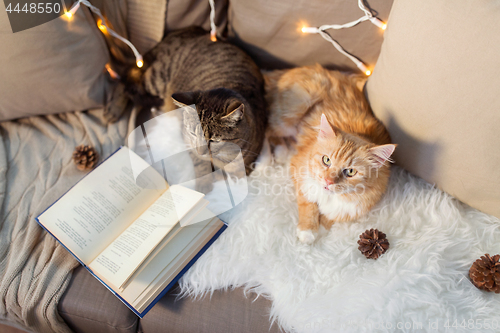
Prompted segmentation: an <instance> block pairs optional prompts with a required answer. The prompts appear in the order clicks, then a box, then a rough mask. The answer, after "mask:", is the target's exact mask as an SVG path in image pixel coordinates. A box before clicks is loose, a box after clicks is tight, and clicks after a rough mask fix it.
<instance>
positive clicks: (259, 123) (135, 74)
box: [109, 27, 267, 178]
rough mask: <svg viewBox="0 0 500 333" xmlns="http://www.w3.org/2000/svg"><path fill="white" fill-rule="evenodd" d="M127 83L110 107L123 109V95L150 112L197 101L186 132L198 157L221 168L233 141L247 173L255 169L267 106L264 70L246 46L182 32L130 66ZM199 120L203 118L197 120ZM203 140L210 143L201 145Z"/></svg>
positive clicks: (187, 111)
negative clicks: (242, 46) (136, 63)
mask: <svg viewBox="0 0 500 333" xmlns="http://www.w3.org/2000/svg"><path fill="white" fill-rule="evenodd" d="M123 82H124V83H125V85H124V86H122V88H121V89H122V90H123V91H124V92H125V94H122V96H118V97H116V98H114V99H115V101H114V102H113V103H112V104H111V108H113V105H114V106H116V107H117V108H122V109H123V104H124V102H123V100H122V101H120V98H122V99H123V98H125V99H127V98H129V99H131V100H132V101H133V103H134V104H135V105H136V106H138V107H141V108H143V109H146V110H151V109H157V110H161V111H164V112H166V111H171V110H174V109H177V108H179V107H181V106H190V105H193V104H194V105H195V109H194V108H190V107H186V108H185V109H184V110H185V111H184V123H185V129H184V130H185V134H186V136H187V137H188V138H189V140H190V141H191V143H192V146H193V147H196V146H198V149H197V155H198V156H196V158H201V159H203V160H209V161H211V162H212V165H213V166H212V167H215V168H222V167H224V165H225V164H226V163H228V162H230V160H231V158H232V157H234V155H235V153H236V152H234V151H233V152H231V151H230V152H228V151H227V149H220V148H221V147H222V146H223V145H224V143H233V144H235V145H237V146H239V148H240V149H241V151H242V153H243V160H244V163H245V169H246V172H247V173H249V172H250V170H251V168H250V166H251V164H252V162H254V160H255V159H256V158H257V156H258V154H259V152H260V150H261V148H262V144H263V140H264V136H265V128H266V124H267V108H266V102H265V98H264V85H263V82H264V81H263V78H262V74H261V73H260V70H259V68H258V67H257V65H256V64H255V63H254V62H253V60H252V59H251V58H250V57H249V56H248V55H247V54H246V53H245V52H243V51H242V50H241V49H239V48H238V47H236V46H234V45H232V44H229V43H227V42H222V41H217V42H212V41H211V40H210V35H209V34H208V33H207V32H206V31H204V30H203V29H201V28H197V27H192V28H187V29H183V30H178V31H175V32H172V33H169V34H168V35H167V36H166V37H165V38H164V39H163V40H162V41H161V42H160V43H159V44H158V45H157V46H156V47H155V48H154V49H152V50H151V51H150V52H148V53H147V54H146V55H145V56H144V66H143V67H142V68H137V67H133V68H130V69H129V70H128V72H127V73H126V74H125V75H124V78H123ZM119 89H120V88H119ZM115 94H117V95H120V91H119V90H118V92H117V93H115ZM109 112H110V113H114V112H115V111H113V110H110V111H109ZM117 112H119V110H118V111H117ZM194 118H198V119H199V122H195V121H192V120H193V119H194ZM196 123H198V126H196V125H195V124H196ZM200 123H201V126H199V125H200ZM203 142H206V144H205V146H204V145H203V144H200V143H203ZM235 145H226V146H225V147H228V146H233V147H235ZM203 146H204V147H206V148H204V147H203ZM222 150H224V152H222ZM210 152H211V153H210ZM214 152H215V153H214ZM218 152H220V154H218ZM238 152H239V149H238ZM195 164H196V163H195ZM205 164H206V163H205ZM209 164H210V163H209ZM196 171H197V174H196V177H197V178H199V177H200V176H202V175H203V174H205V173H209V172H211V171H212V170H200V168H199V167H196ZM200 172H201V174H200Z"/></svg>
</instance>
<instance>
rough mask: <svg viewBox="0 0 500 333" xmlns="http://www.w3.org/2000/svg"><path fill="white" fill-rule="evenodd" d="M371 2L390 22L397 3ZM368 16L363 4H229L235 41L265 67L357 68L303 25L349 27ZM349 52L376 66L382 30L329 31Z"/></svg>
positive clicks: (240, 0)
mask: <svg viewBox="0 0 500 333" xmlns="http://www.w3.org/2000/svg"><path fill="white" fill-rule="evenodd" d="M369 4H370V6H371V8H372V9H374V10H376V12H378V16H379V17H380V18H381V19H382V20H386V19H387V16H388V14H389V10H390V8H391V4H392V0H371V1H369ZM363 15H364V12H362V11H361V10H360V9H359V7H358V5H357V1H340V0H334V1H324V0H307V1H288V0H273V1H268V0H254V1H247V0H232V1H231V2H230V4H229V23H228V36H229V38H230V39H231V40H232V41H234V42H235V43H237V44H238V45H240V46H241V47H243V48H244V49H245V50H246V51H247V52H249V53H250V55H251V56H253V58H254V59H255V61H256V62H257V64H258V65H260V66H261V67H265V68H284V67H292V66H303V65H311V64H314V63H316V62H318V63H320V64H322V65H324V66H329V67H337V68H347V69H353V70H356V71H358V69H357V67H356V66H355V65H354V64H353V63H352V62H351V61H350V60H349V59H348V58H346V57H345V56H344V55H342V54H340V53H339V52H338V51H337V50H336V49H335V48H334V47H333V45H332V44H330V43H329V42H327V41H326V40H324V39H323V38H321V36H320V35H318V34H303V33H302V32H301V30H300V29H301V28H302V26H303V25H308V26H315V27H318V26H320V25H324V24H343V23H347V22H350V21H353V20H356V19H358V18H360V17H362V16H363ZM328 31H329V32H330V33H331V35H332V37H333V38H334V39H336V40H337V41H338V42H339V43H340V44H341V45H342V46H343V47H344V48H345V49H346V50H347V51H349V52H351V53H353V54H354V55H355V56H357V57H359V58H360V59H361V60H362V61H363V62H365V63H366V64H367V65H369V66H373V65H375V62H376V60H377V56H378V54H379V52H380V45H381V43H382V39H383V33H382V30H380V29H379V28H378V27H376V26H375V25H373V24H372V23H371V22H369V21H367V22H363V23H361V24H359V25H357V26H356V27H353V28H350V29H343V30H328Z"/></svg>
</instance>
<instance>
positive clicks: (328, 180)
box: [325, 178, 335, 186]
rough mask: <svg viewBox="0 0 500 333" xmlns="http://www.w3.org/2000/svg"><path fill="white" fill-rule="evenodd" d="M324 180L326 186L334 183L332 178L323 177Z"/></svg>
mask: <svg viewBox="0 0 500 333" xmlns="http://www.w3.org/2000/svg"><path fill="white" fill-rule="evenodd" d="M325 182H326V185H327V186H330V185H333V184H335V181H334V180H330V179H326V178H325Z"/></svg>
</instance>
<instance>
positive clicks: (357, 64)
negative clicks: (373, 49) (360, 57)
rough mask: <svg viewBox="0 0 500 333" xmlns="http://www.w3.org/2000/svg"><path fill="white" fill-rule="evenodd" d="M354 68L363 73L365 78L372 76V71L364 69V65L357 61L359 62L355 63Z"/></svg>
mask: <svg viewBox="0 0 500 333" xmlns="http://www.w3.org/2000/svg"><path fill="white" fill-rule="evenodd" d="M356 66H358V68H359V69H360V70H361V71H362V72H363V73H365V75H366V76H370V75H371V74H372V71H371V70H369V69H368V67H366V65H365V64H364V63H363V62H361V61H359V62H356Z"/></svg>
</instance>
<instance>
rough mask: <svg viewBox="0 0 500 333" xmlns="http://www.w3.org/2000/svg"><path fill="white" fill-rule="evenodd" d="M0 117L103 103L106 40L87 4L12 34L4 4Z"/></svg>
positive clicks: (0, 15)
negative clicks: (69, 15) (70, 13)
mask: <svg viewBox="0 0 500 333" xmlns="http://www.w3.org/2000/svg"><path fill="white" fill-rule="evenodd" d="M0 45H1V49H2V51H1V52H0V64H1V66H0V78H1V79H0V121H1V120H6V119H13V118H19V117H25V116H30V115H38V114H49V113H58V112H65V111H75V110H85V109H89V108H93V107H98V106H101V105H103V102H104V99H105V88H106V85H107V83H106V74H104V72H103V70H104V66H105V64H106V63H107V62H108V58H109V56H108V52H107V49H106V44H105V42H104V40H103V38H102V36H101V35H100V31H99V30H98V29H97V26H96V24H95V22H94V20H93V18H92V16H91V15H90V13H89V11H88V10H87V9H85V10H82V9H80V10H78V11H77V12H76V14H75V16H74V17H73V19H72V20H71V22H68V21H67V19H65V16H62V17H59V18H57V19H54V20H52V21H50V22H47V23H45V24H42V25H39V26H37V27H34V28H31V29H28V30H24V31H21V32H17V33H12V30H11V27H10V24H9V20H8V17H7V13H6V11H5V8H4V5H3V3H2V4H1V5H0Z"/></svg>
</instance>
